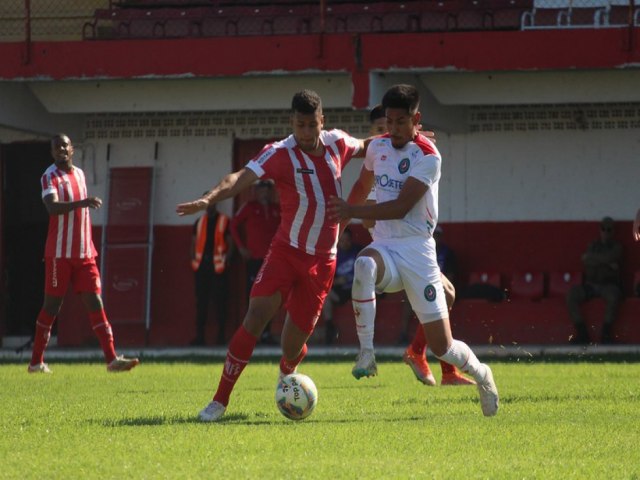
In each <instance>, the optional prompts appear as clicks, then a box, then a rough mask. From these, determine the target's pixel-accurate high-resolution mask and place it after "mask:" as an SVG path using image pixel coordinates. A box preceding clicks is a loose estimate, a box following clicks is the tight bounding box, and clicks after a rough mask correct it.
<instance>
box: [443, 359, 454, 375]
mask: <svg viewBox="0 0 640 480" xmlns="http://www.w3.org/2000/svg"><path fill="white" fill-rule="evenodd" d="M440 368H442V374H443V375H444V374H446V373H456V367H455V366H453V365H451V364H450V363H447V362H443V361H442V360H440Z"/></svg>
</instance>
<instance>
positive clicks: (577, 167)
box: [76, 129, 640, 225]
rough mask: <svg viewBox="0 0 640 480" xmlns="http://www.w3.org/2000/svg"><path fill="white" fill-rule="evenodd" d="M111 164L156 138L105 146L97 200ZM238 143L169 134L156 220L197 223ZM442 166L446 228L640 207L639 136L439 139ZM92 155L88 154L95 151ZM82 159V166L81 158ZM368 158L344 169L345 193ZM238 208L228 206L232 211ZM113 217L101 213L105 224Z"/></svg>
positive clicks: (148, 151) (134, 158)
mask: <svg viewBox="0 0 640 480" xmlns="http://www.w3.org/2000/svg"><path fill="white" fill-rule="evenodd" d="M107 143H111V160H110V165H111V166H113V167H119V166H150V165H153V163H154V160H153V154H154V141H153V140H152V139H135V140H133V139H129V140H118V141H109V142H107V140H99V141H96V142H95V143H94V145H95V148H96V160H95V164H96V167H95V175H96V183H95V184H93V182H92V180H93V166H92V161H91V156H90V155H89V154H87V155H85V157H86V160H85V165H84V169H85V171H86V174H87V179H88V182H89V190H90V192H91V193H92V194H94V195H98V196H101V197H102V198H105V188H106V182H105V179H106V173H107V162H106V150H107ZM232 145H233V141H232V138H231V137H211V138H207V137H198V138H163V139H160V140H159V149H158V160H157V162H156V181H157V183H156V195H155V200H156V203H155V223H156V224H160V225H182V224H190V223H191V221H192V219H191V218H180V217H178V216H177V215H176V214H175V213H174V212H175V206H176V204H177V203H180V202H183V201H187V200H191V199H194V198H196V197H198V196H199V195H200V194H201V193H202V192H203V191H205V190H207V189H209V188H210V187H212V186H213V185H215V184H216V183H217V182H218V181H219V180H220V179H221V178H222V177H223V176H224V175H226V174H227V173H229V171H230V170H231V157H232ZM437 146H438V148H439V149H440V151H441V153H442V156H443V159H444V162H443V176H442V180H441V186H440V220H441V221H444V222H483V221H495V222H502V221H553V220H569V221H571V220H575V221H583V220H590V221H591V220H598V219H600V218H601V217H603V216H605V215H611V216H612V217H614V218H616V219H621V220H623V219H627V220H629V219H631V218H632V215H634V213H635V211H636V210H637V209H638V208H639V207H640V190H639V189H638V179H639V178H640V157H639V154H638V152H640V131H637V130H631V129H629V130H601V131H586V132H583V131H574V132H566V131H565V132H558V131H548V132H535V133H532V132H510V133H471V134H464V135H446V134H441V133H438V134H437ZM87 152H88V151H87ZM76 163H77V164H78V165H81V159H80V156H78V157H77V159H76ZM361 165H362V161H361V160H359V159H355V160H353V161H352V162H351V163H350V164H349V165H348V166H347V168H346V169H345V171H344V172H343V187H344V192H345V195H346V194H348V192H349V191H350V188H351V185H352V184H353V182H354V181H355V179H356V178H357V175H358V173H359V170H360V168H361ZM231 209H232V202H231V201H225V202H224V203H223V204H222V206H221V210H222V211H224V212H225V213H227V214H231V213H232V210H231ZM103 216H104V212H101V211H98V212H94V218H93V220H94V222H95V223H96V224H97V225H100V224H102V222H103Z"/></svg>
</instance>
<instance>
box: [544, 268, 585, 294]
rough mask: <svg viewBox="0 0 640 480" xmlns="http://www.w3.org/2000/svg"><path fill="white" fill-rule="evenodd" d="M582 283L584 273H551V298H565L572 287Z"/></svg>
mask: <svg viewBox="0 0 640 480" xmlns="http://www.w3.org/2000/svg"><path fill="white" fill-rule="evenodd" d="M581 283H582V272H551V273H549V297H554V298H557V297H565V296H566V295H567V293H568V292H569V290H570V289H571V287H573V286H574V285H580V284H581Z"/></svg>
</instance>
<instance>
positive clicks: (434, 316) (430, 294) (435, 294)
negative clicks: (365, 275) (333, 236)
mask: <svg viewBox="0 0 640 480" xmlns="http://www.w3.org/2000/svg"><path fill="white" fill-rule="evenodd" d="M367 248H368V249H369V248H372V249H374V250H376V251H377V252H379V253H380V256H381V257H382V260H383V261H384V268H385V273H384V277H383V279H382V280H381V281H380V283H379V284H378V285H376V291H377V292H378V293H381V292H385V293H393V292H399V291H400V290H405V292H406V294H407V298H408V299H409V302H410V303H411V308H413V311H414V312H415V314H416V316H417V317H418V320H419V321H420V323H429V322H434V321H436V320H441V319H443V318H448V317H449V310H448V309H447V301H446V298H445V296H444V288H443V286H442V279H441V276H440V275H441V274H440V267H438V261H437V258H436V249H435V241H434V240H433V239H432V238H428V239H426V238H422V237H409V238H403V239H393V240H374V241H373V242H372V243H370V244H369V245H367Z"/></svg>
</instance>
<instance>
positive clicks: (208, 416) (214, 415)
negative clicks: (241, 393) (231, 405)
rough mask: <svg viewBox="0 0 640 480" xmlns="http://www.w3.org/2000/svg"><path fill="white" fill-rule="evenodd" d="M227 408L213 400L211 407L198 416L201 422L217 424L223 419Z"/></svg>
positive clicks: (207, 407) (205, 408) (208, 406)
mask: <svg viewBox="0 0 640 480" xmlns="http://www.w3.org/2000/svg"><path fill="white" fill-rule="evenodd" d="M226 410H227V407H225V406H224V405H222V404H221V403H220V402H216V401H215V400H213V401H212V402H211V403H209V405H207V406H206V407H204V409H202V410H201V411H200V413H199V414H198V418H199V419H200V421H201V422H217V421H218V420H220V419H221V418H222V416H223V415H224V412H225V411H226Z"/></svg>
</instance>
